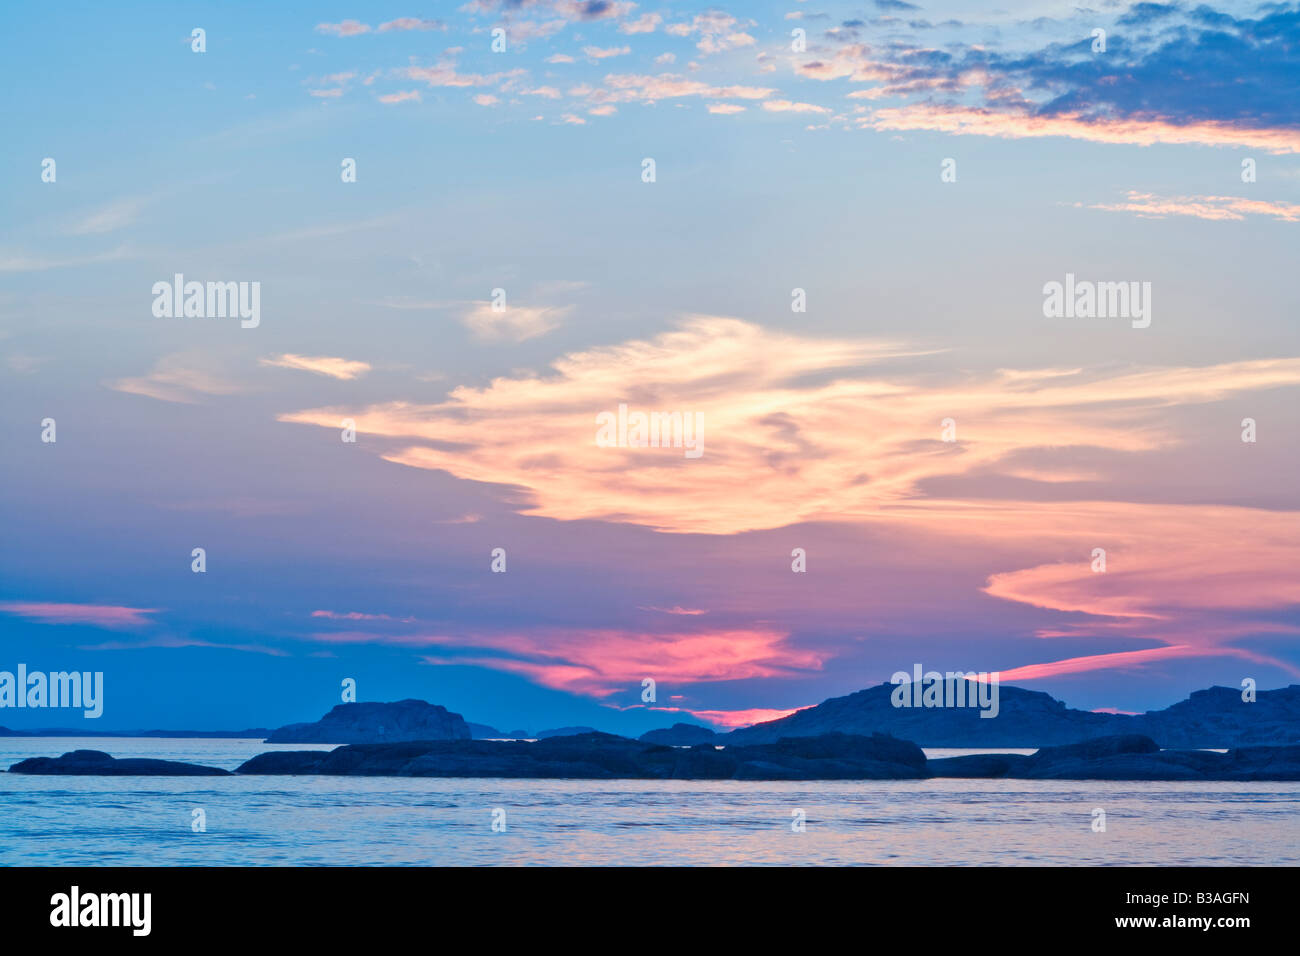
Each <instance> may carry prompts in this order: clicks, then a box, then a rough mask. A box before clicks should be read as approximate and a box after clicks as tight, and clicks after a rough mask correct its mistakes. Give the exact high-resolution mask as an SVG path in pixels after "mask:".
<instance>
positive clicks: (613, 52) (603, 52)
mask: <svg viewBox="0 0 1300 956" xmlns="http://www.w3.org/2000/svg"><path fill="white" fill-rule="evenodd" d="M582 52H583V53H584V54H586V55H587V56H588V57H590V58H591V59H593V60H605V59H608V58H609V57H612V56H627V55H628V54H629V53H631V52H632V48H631V47H630V46H611V47H604V48H601V47H598V46H584V47H583V48H582Z"/></svg>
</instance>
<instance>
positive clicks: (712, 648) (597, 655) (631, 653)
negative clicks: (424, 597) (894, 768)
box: [424, 629, 823, 697]
mask: <svg viewBox="0 0 1300 956" xmlns="http://www.w3.org/2000/svg"><path fill="white" fill-rule="evenodd" d="M787 636H788V635H786V634H784V633H782V632H779V631H769V630H744V629H741V630H718V631H702V632H699V633H688V634H682V633H668V634H659V633H645V632H639V631H620V630H576V631H567V630H566V631H563V632H560V631H548V630H538V631H531V632H528V633H524V634H470V635H457V636H456V637H444V636H440V635H435V636H428V637H425V638H424V639H425V640H426V641H428V642H429V643H430V644H434V645H438V644H445V645H446V646H447V647H449V648H454V649H456V651H457V653H455V654H451V655H448V656H428V657H425V658H424V660H425V662H426V663H430V664H474V665H477V666H481V667H489V668H492V669H494V670H501V671H506V672H508V673H512V674H521V675H523V676H526V677H528V678H529V679H531V680H533V681H535V682H537V683H539V684H541V685H542V686H544V687H550V688H553V689H555V690H563V691H568V692H570V693H576V694H584V695H587V696H592V697H608V696H610V695H611V694H614V693H616V692H618V691H620V690H625V689H627V688H628V687H630V686H636V687H638V688H639V687H640V684H641V680H642V678H644V677H645V676H646V675H647V674H654V675H655V679H656V680H657V681H658V682H660V683H663V684H672V685H674V686H679V685H684V684H696V683H702V682H711V681H728V680H748V679H753V678H765V677H791V676H797V675H799V674H801V673H804V672H807V671H815V670H818V669H820V668H821V666H822V660H823V657H822V655H821V654H820V653H818V652H816V651H807V650H800V649H797V648H794V647H792V646H790V645H789V644H788V643H787V640H786V638H787ZM465 648H479V649H485V650H491V651H494V652H496V653H494V654H491V655H475V654H472V653H471V654H467V655H463V654H461V653H459V652H460V651H461V650H462V649H465Z"/></svg>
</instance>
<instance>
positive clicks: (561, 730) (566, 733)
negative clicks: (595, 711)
mask: <svg viewBox="0 0 1300 956" xmlns="http://www.w3.org/2000/svg"><path fill="white" fill-rule="evenodd" d="M595 733H600V731H598V730H597V729H596V728H595V727H555V728H553V729H551V730H539V731H537V739H538V740H545V739H547V738H548V737H576V736H577V735H578V734H595Z"/></svg>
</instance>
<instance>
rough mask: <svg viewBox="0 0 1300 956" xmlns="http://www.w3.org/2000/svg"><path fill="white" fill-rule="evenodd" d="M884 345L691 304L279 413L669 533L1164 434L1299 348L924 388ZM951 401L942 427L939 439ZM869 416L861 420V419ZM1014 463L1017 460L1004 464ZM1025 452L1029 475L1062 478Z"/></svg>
mask: <svg viewBox="0 0 1300 956" xmlns="http://www.w3.org/2000/svg"><path fill="white" fill-rule="evenodd" d="M915 354H916V353H915V352H914V351H913V350H910V349H908V348H906V347H904V346H902V345H899V344H896V343H888V342H877V341H871V340H865V339H817V338H812V337H807V336H800V335H793V334H789V333H784V332H777V331H773V330H770V329H765V328H762V327H759V326H756V325H752V324H750V323H746V322H741V321H739V320H736V319H727V318H719V317H695V318H692V319H689V320H687V321H685V322H683V323H682V325H681V327H680V328H678V329H677V330H674V331H671V332H667V333H664V334H662V335H660V336H657V337H656V338H654V339H651V340H642V341H633V342H627V343H624V344H622V345H618V346H611V347H605V348H595V349H590V350H587V351H583V352H576V353H572V354H569V355H566V356H564V357H563V358H561V359H558V360H557V361H555V362H554V363H553V365H552V373H551V374H550V375H547V376H525V377H516V378H500V379H496V380H495V381H493V382H492V383H491V384H490V385H489V386H487V387H485V388H467V387H461V388H457V389H454V390H453V391H452V392H451V393H450V394H449V395H448V396H447V399H446V400H445V401H443V402H440V403H437V404H432V405H415V404H411V403H407V402H390V403H387V404H381V405H371V406H368V407H365V408H361V409H356V408H340V407H331V408H316V409H309V410H305V411H300V412H294V413H289V414H284V415H281V416H280V420H281V421H286V422H295V423H299V424H310V425H316V426H319V427H322V428H336V427H337V426H338V422H339V421H340V419H342V418H353V419H355V420H356V423H357V429H358V431H360V432H363V433H366V434H370V435H377V436H383V437H386V438H390V439H393V440H394V441H395V442H404V443H405V444H404V445H398V446H396V447H394V446H393V444H391V443H390V444H389V445H388V446H387V447H385V448H384V449H383V451H382V454H383V457H384V458H385V459H386V460H387V461H392V462H395V463H398V464H402V465H407V466H409V467H413V468H424V469H430V470H439V471H445V472H448V473H450V474H452V475H455V476H456V477H459V478H463V479H466V480H470V481H479V482H485V483H490V484H496V485H502V486H509V487H511V488H513V489H515V490H516V492H517V493H521V495H520V496H521V498H522V500H523V501H524V504H523V505H522V506H521V508H520V510H521V511H522V512H523V513H527V514H535V515H542V516H546V517H550V518H556V519H559V520H582V519H596V520H605V521H616V522H620V523H630V524H638V525H644V526H647V527H651V528H655V529H657V530H659V531H665V532H676V533H692V532H696V533H710V534H735V533H739V532H743V531H752V530H760V529H769V528H779V527H785V526H787V525H791V524H795V523H798V522H803V521H816V520H840V521H842V520H864V519H866V518H869V517H872V516H876V515H878V514H879V513H880V511H881V509H882V508H884V507H885V506H887V505H889V504H891V503H895V502H900V501H903V500H906V499H908V498H911V497H913V496H915V495H916V494H917V493H918V490H919V488H920V487H921V484H922V483H923V482H925V481H926V480H929V479H934V478H938V477H951V476H960V475H966V474H971V473H975V472H979V471H981V470H987V469H990V468H993V469H996V468H998V467H1000V466H1001V463H1003V462H1004V461H1006V460H1007V459H1009V458H1012V457H1013V456H1014V455H1016V454H1018V453H1023V452H1027V451H1031V450H1034V449H1043V448H1061V447H1069V446H1090V447H1093V448H1101V449H1109V450H1113V451H1116V452H1138V451H1149V450H1152V449H1155V448H1158V447H1160V446H1162V445H1166V444H1172V443H1174V442H1175V440H1176V438H1175V436H1174V435H1172V434H1170V433H1168V432H1167V430H1166V428H1167V426H1163V425H1162V418H1161V417H1160V416H1159V415H1158V414H1157V412H1158V411H1159V410H1160V409H1162V408H1164V407H1169V406H1174V405H1180V404H1193V403H1201V402H1209V401H1215V400H1217V399H1220V398H1223V397H1225V396H1228V395H1231V394H1234V393H1238V392H1242V391H1246V390H1252V389H1263V388H1272V387H1278V386H1283V385H1297V384H1300V359H1297V358H1286V359H1268V360H1258V361H1244V362H1232V363H1225V364H1222V365H1217V366H1209V367H1203V368H1158V369H1136V370H1129V371H1122V372H1118V373H1115V372H1112V373H1109V374H1101V373H1094V372H1086V371H1083V370H1077V369H1076V370H1064V371H1063V370H1060V369H1040V370H1027V371H1004V372H997V373H990V374H987V375H985V376H983V377H976V376H973V375H968V376H966V377H964V379H963V380H961V381H957V382H954V383H953V384H952V385H951V386H950V387H948V388H946V389H944V390H942V391H941V390H937V389H935V388H933V387H932V386H931V385H929V384H928V382H926V381H925V380H924V379H917V377H916V375H915V373H913V374H912V375H904V374H901V373H895V374H890V373H888V371H887V368H888V365H889V363H890V362H891V361H893V360H896V359H898V358H901V357H903V356H908V355H915ZM623 402H626V403H628V404H629V406H630V407H634V408H641V409H642V410H644V411H646V412H650V411H659V412H680V413H682V414H683V416H686V415H697V416H700V417H699V419H698V420H699V421H702V423H703V441H702V447H703V449H704V451H703V454H702V456H700V457H698V458H694V459H691V458H685V457H684V456H683V452H682V449H680V448H662V447H620V448H610V447H600V446H598V445H597V443H596V435H597V427H596V424H597V416H598V415H599V414H601V413H604V412H612V411H613V410H615V409H617V408H618V406H619V404H620V403H623ZM953 414H958V415H959V416H960V418H961V421H960V423H959V425H958V429H959V431H958V435H957V438H958V439H959V440H958V441H956V442H945V441H942V440H941V422H942V421H943V419H945V418H947V417H949V416H951V415H953ZM867 421H869V422H870V423H871V427H870V428H864V427H862V423H863V422H867ZM1008 467H1009V468H1013V469H1015V470H1020V471H1022V473H1023V466H1021V465H1009V466H1008ZM1075 472H1076V469H1069V470H1068V471H1067V472H1065V473H1062V474H1059V475H1057V474H1055V472H1054V470H1053V469H1049V468H1047V467H1038V468H1036V469H1034V470H1033V471H1032V472H1030V474H1032V475H1033V476H1034V477H1035V478H1036V479H1038V480H1049V481H1050V480H1068V479H1072V478H1075V477H1077V475H1076V473H1075Z"/></svg>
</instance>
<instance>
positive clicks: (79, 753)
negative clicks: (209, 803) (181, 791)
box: [9, 750, 230, 777]
mask: <svg viewBox="0 0 1300 956" xmlns="http://www.w3.org/2000/svg"><path fill="white" fill-rule="evenodd" d="M9 772H10V773H32V774H64V775H73V776H95V777H137V776H138V777H228V776H230V771H229V770H220V769H218V768H216V767H204V766H201V765H199V764H195V763H182V762H180V761H178V760H152V759H149V758H144V757H124V758H122V759H120V760H119V759H117V758H115V757H111V756H109V755H108V754H106V753H104V752H103V751H102V750H72V751H69V752H68V753H65V754H64V755H63V756H61V757H30V758H28V759H27V760H20V761H19V762H18V763H16V764H14V765H13V766H12V767H10V768H9Z"/></svg>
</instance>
